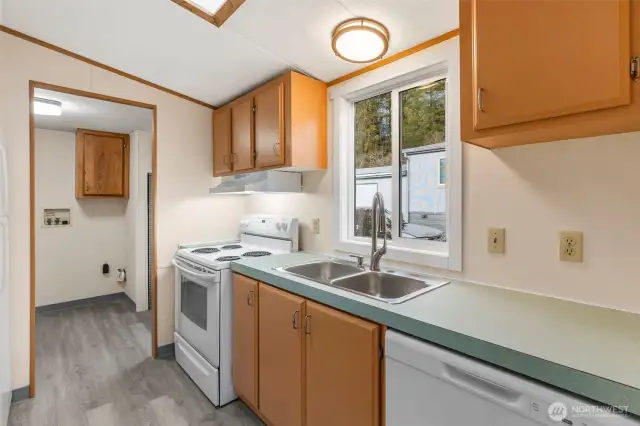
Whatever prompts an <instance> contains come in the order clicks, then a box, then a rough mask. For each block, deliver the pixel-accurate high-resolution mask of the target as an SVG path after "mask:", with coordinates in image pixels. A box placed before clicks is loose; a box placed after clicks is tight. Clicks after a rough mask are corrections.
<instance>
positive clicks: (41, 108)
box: [33, 98, 62, 115]
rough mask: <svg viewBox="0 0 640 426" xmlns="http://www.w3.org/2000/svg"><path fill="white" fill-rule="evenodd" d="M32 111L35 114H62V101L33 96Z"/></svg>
mask: <svg viewBox="0 0 640 426" xmlns="http://www.w3.org/2000/svg"><path fill="white" fill-rule="evenodd" d="M33 112H34V113H35V114H37V115H62V102H59V101H54V100H52V99H44V98H34V99H33Z"/></svg>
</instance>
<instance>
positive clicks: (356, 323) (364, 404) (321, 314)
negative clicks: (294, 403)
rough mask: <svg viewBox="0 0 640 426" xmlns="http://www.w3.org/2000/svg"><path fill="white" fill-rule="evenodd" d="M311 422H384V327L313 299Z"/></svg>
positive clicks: (309, 324) (308, 326) (308, 322)
mask: <svg viewBox="0 0 640 426" xmlns="http://www.w3.org/2000/svg"><path fill="white" fill-rule="evenodd" d="M303 323H304V329H305V330H304V331H305V333H306V334H305V341H306V348H305V349H306V397H307V400H306V425H307V426H326V425H332V426H378V425H379V422H380V412H379V404H380V400H379V398H380V330H379V327H378V325H377V324H373V323H370V322H368V321H364V320H362V319H360V318H356V317H354V316H352V315H348V314H345V313H342V312H340V311H337V310H335V309H331V308H327V307H325V306H322V305H319V304H317V303H313V302H310V301H307V317H306V318H305V320H304V321H303Z"/></svg>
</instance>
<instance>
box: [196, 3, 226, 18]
mask: <svg viewBox="0 0 640 426" xmlns="http://www.w3.org/2000/svg"><path fill="white" fill-rule="evenodd" d="M189 2H190V3H193V4H195V5H196V6H198V7H199V8H201V9H203V10H204V11H206V12H208V13H210V14H211V15H215V14H216V12H217V11H218V10H219V9H220V7H221V6H222V5H223V4H224V3H225V0H189Z"/></svg>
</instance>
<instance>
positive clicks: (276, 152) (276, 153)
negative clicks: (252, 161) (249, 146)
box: [273, 142, 280, 156]
mask: <svg viewBox="0 0 640 426" xmlns="http://www.w3.org/2000/svg"><path fill="white" fill-rule="evenodd" d="M279 145H280V142H278V143H275V144H273V155H275V156H278V155H280V154H278V149H276V147H277V146H279Z"/></svg>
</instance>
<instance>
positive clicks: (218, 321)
mask: <svg viewBox="0 0 640 426" xmlns="http://www.w3.org/2000/svg"><path fill="white" fill-rule="evenodd" d="M295 251H298V220H297V219H294V218H283V217H274V216H260V215H255V216H247V217H245V218H244V219H243V220H242V221H241V222H240V239H239V240H237V241H225V242H218V243H210V244H196V245H184V246H180V248H179V250H178V251H177V252H176V254H175V256H174V258H173V264H174V265H175V267H176V296H175V299H176V309H175V312H176V318H175V321H176V332H175V335H174V337H175V353H176V361H177V362H178V364H180V366H181V367H182V368H183V369H184V370H185V372H186V373H187V374H188V375H189V376H190V377H191V379H192V380H193V381H194V382H195V383H196V384H197V385H198V386H199V387H200V389H201V390H202V391H203V392H204V394H205V395H206V396H207V397H208V398H209V399H210V400H211V402H213V404H214V405H216V406H221V405H224V404H227V403H229V402H231V401H233V400H234V399H236V395H235V392H234V391H233V383H232V379H231V359H232V317H233V312H232V308H233V274H232V272H231V269H230V265H231V262H233V261H234V260H240V259H243V258H245V259H246V258H249V257H260V256H270V255H276V254H284V253H291V252H295Z"/></svg>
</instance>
